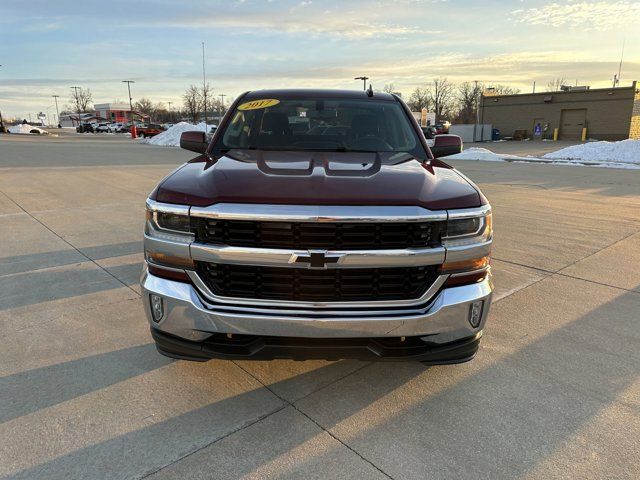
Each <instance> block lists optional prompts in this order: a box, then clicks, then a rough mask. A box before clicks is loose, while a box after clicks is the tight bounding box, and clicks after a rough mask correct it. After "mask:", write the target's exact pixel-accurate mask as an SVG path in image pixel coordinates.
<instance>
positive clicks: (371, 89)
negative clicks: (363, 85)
mask: <svg viewBox="0 0 640 480" xmlns="http://www.w3.org/2000/svg"><path fill="white" fill-rule="evenodd" d="M367 97H373V88H372V87H371V83H369V88H367Z"/></svg>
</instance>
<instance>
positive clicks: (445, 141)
mask: <svg viewBox="0 0 640 480" xmlns="http://www.w3.org/2000/svg"><path fill="white" fill-rule="evenodd" d="M460 152H462V139H461V138H460V137H459V136H458V135H448V134H446V135H436V137H435V139H434V140H433V147H431V153H433V158H440V157H446V156H447V155H455V154H456V153H460Z"/></svg>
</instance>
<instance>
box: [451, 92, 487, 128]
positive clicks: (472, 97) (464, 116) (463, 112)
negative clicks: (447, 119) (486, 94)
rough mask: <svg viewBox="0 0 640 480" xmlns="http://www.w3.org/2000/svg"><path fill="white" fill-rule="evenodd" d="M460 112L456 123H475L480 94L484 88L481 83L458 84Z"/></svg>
mask: <svg viewBox="0 0 640 480" xmlns="http://www.w3.org/2000/svg"><path fill="white" fill-rule="evenodd" d="M457 90H458V92H457V93H458V113H457V114H456V116H455V121H456V123H475V122H476V116H477V108H478V104H479V103H480V95H481V94H482V91H483V90H484V87H483V85H482V84H481V83H475V82H474V83H471V82H463V83H461V84H460V85H458V88H457Z"/></svg>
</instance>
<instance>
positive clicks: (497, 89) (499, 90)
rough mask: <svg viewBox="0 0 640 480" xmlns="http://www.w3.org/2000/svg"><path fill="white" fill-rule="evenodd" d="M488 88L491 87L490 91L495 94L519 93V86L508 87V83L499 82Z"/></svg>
mask: <svg viewBox="0 0 640 480" xmlns="http://www.w3.org/2000/svg"><path fill="white" fill-rule="evenodd" d="M490 88H491V89H492V90H491V91H492V92H493V93H495V94H496V95H516V94H518V93H520V89H519V88H513V87H509V86H508V85H502V84H500V83H499V84H497V85H492V86H491V87H490Z"/></svg>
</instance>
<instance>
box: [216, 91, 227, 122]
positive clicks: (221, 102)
mask: <svg viewBox="0 0 640 480" xmlns="http://www.w3.org/2000/svg"><path fill="white" fill-rule="evenodd" d="M218 96H219V97H220V119H219V120H218V121H219V122H220V121H222V116H223V115H224V97H226V95H225V94H224V93H221V94H220V95H218Z"/></svg>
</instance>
